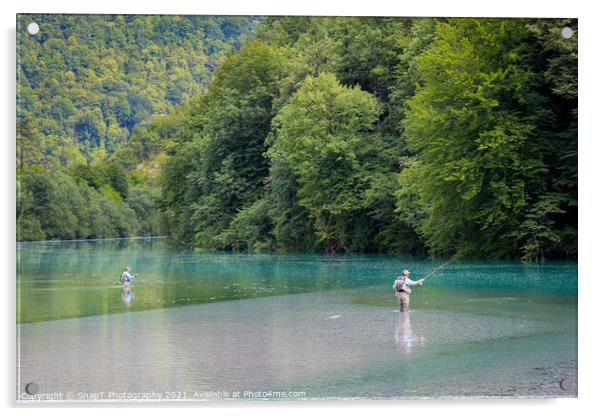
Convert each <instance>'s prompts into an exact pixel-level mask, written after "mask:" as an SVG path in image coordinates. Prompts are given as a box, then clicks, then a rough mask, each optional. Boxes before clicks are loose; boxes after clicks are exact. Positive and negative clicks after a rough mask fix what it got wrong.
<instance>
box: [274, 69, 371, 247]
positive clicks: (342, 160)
mask: <svg viewBox="0 0 602 416" xmlns="http://www.w3.org/2000/svg"><path fill="white" fill-rule="evenodd" d="M379 112H380V108H379V104H378V101H377V100H376V98H375V97H373V96H372V95H370V94H368V93H366V92H363V91H361V89H359V88H358V87H355V88H349V87H344V86H342V85H341V84H340V83H339V82H338V81H337V79H336V77H335V75H334V74H328V73H324V74H320V75H319V76H318V77H315V78H314V77H307V78H306V79H305V81H304V82H303V84H302V86H301V88H300V89H299V90H298V91H297V92H296V93H295V94H294V95H293V96H292V97H291V99H290V101H289V102H288V103H287V104H286V105H285V106H284V107H283V108H282V109H281V110H280V112H279V113H278V115H277V116H276V117H275V118H274V126H275V136H274V137H275V138H274V141H273V144H272V146H271V148H270V149H269V151H268V155H270V157H271V159H272V160H279V161H282V162H283V163H285V164H286V165H288V166H289V167H290V168H291V170H292V172H293V173H294V174H295V175H297V176H298V182H299V185H300V188H299V190H298V195H299V204H300V205H301V206H303V207H305V208H306V209H307V210H308V211H309V214H310V215H311V217H312V219H313V220H314V221H315V225H316V231H317V233H318V236H319V239H320V241H321V242H322V243H323V244H324V246H325V249H326V251H327V252H336V251H340V250H344V249H345V246H346V245H347V244H348V241H349V235H348V226H349V224H348V221H349V218H352V217H353V216H354V214H356V213H357V211H358V210H361V209H362V207H363V203H362V198H361V194H362V191H363V189H364V187H365V186H366V185H365V183H364V179H363V177H362V176H361V175H360V174H359V173H360V158H361V155H362V152H363V146H364V143H363V142H364V141H369V140H370V136H369V135H368V134H367V133H368V132H370V131H371V130H372V129H373V126H374V123H375V122H376V120H377V118H378V114H379Z"/></svg>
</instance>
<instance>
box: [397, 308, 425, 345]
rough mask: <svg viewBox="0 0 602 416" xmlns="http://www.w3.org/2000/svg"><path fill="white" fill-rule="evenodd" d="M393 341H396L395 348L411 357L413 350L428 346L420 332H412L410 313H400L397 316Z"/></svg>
mask: <svg viewBox="0 0 602 416" xmlns="http://www.w3.org/2000/svg"><path fill="white" fill-rule="evenodd" d="M393 339H394V341H395V346H396V347H397V348H398V349H400V350H401V351H402V352H403V353H404V354H405V355H410V354H411V353H412V348H413V347H414V346H416V345H418V346H421V347H423V346H424V345H426V338H425V337H424V336H422V335H420V332H419V331H418V332H416V331H412V323H411V322H410V312H399V314H397V319H396V320H395V333H394V335H393Z"/></svg>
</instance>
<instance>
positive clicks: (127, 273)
mask: <svg viewBox="0 0 602 416" xmlns="http://www.w3.org/2000/svg"><path fill="white" fill-rule="evenodd" d="M137 276H138V275H137V274H132V266H125V269H124V270H123V272H122V273H121V276H119V280H120V281H121V283H123V284H124V285H129V284H130V282H131V281H132V280H134V278H135V277H137Z"/></svg>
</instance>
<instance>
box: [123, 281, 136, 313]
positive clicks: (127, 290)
mask: <svg viewBox="0 0 602 416" xmlns="http://www.w3.org/2000/svg"><path fill="white" fill-rule="evenodd" d="M121 299H122V300H123V303H125V306H127V307H128V308H129V307H130V306H131V305H132V300H134V291H133V290H132V284H131V283H129V282H126V283H124V284H123V286H122V287H121Z"/></svg>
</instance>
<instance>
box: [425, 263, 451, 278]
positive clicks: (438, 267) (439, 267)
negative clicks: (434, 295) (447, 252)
mask: <svg viewBox="0 0 602 416" xmlns="http://www.w3.org/2000/svg"><path fill="white" fill-rule="evenodd" d="M452 261H453V259H449V260H448V261H446V262H445V263H443V264H441V265H439V266H437V267H436V268H435V269H433V271H432V272H430V273H429V274H427V275H426V277H423V278H422V280H426V279H428V278H429V277H431V276H432V275H434V274H435V273H436V272H438V271H439V270H441V269H442V268H444V267H445V266H447V265H448V264H449V263H451V262H452Z"/></svg>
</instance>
